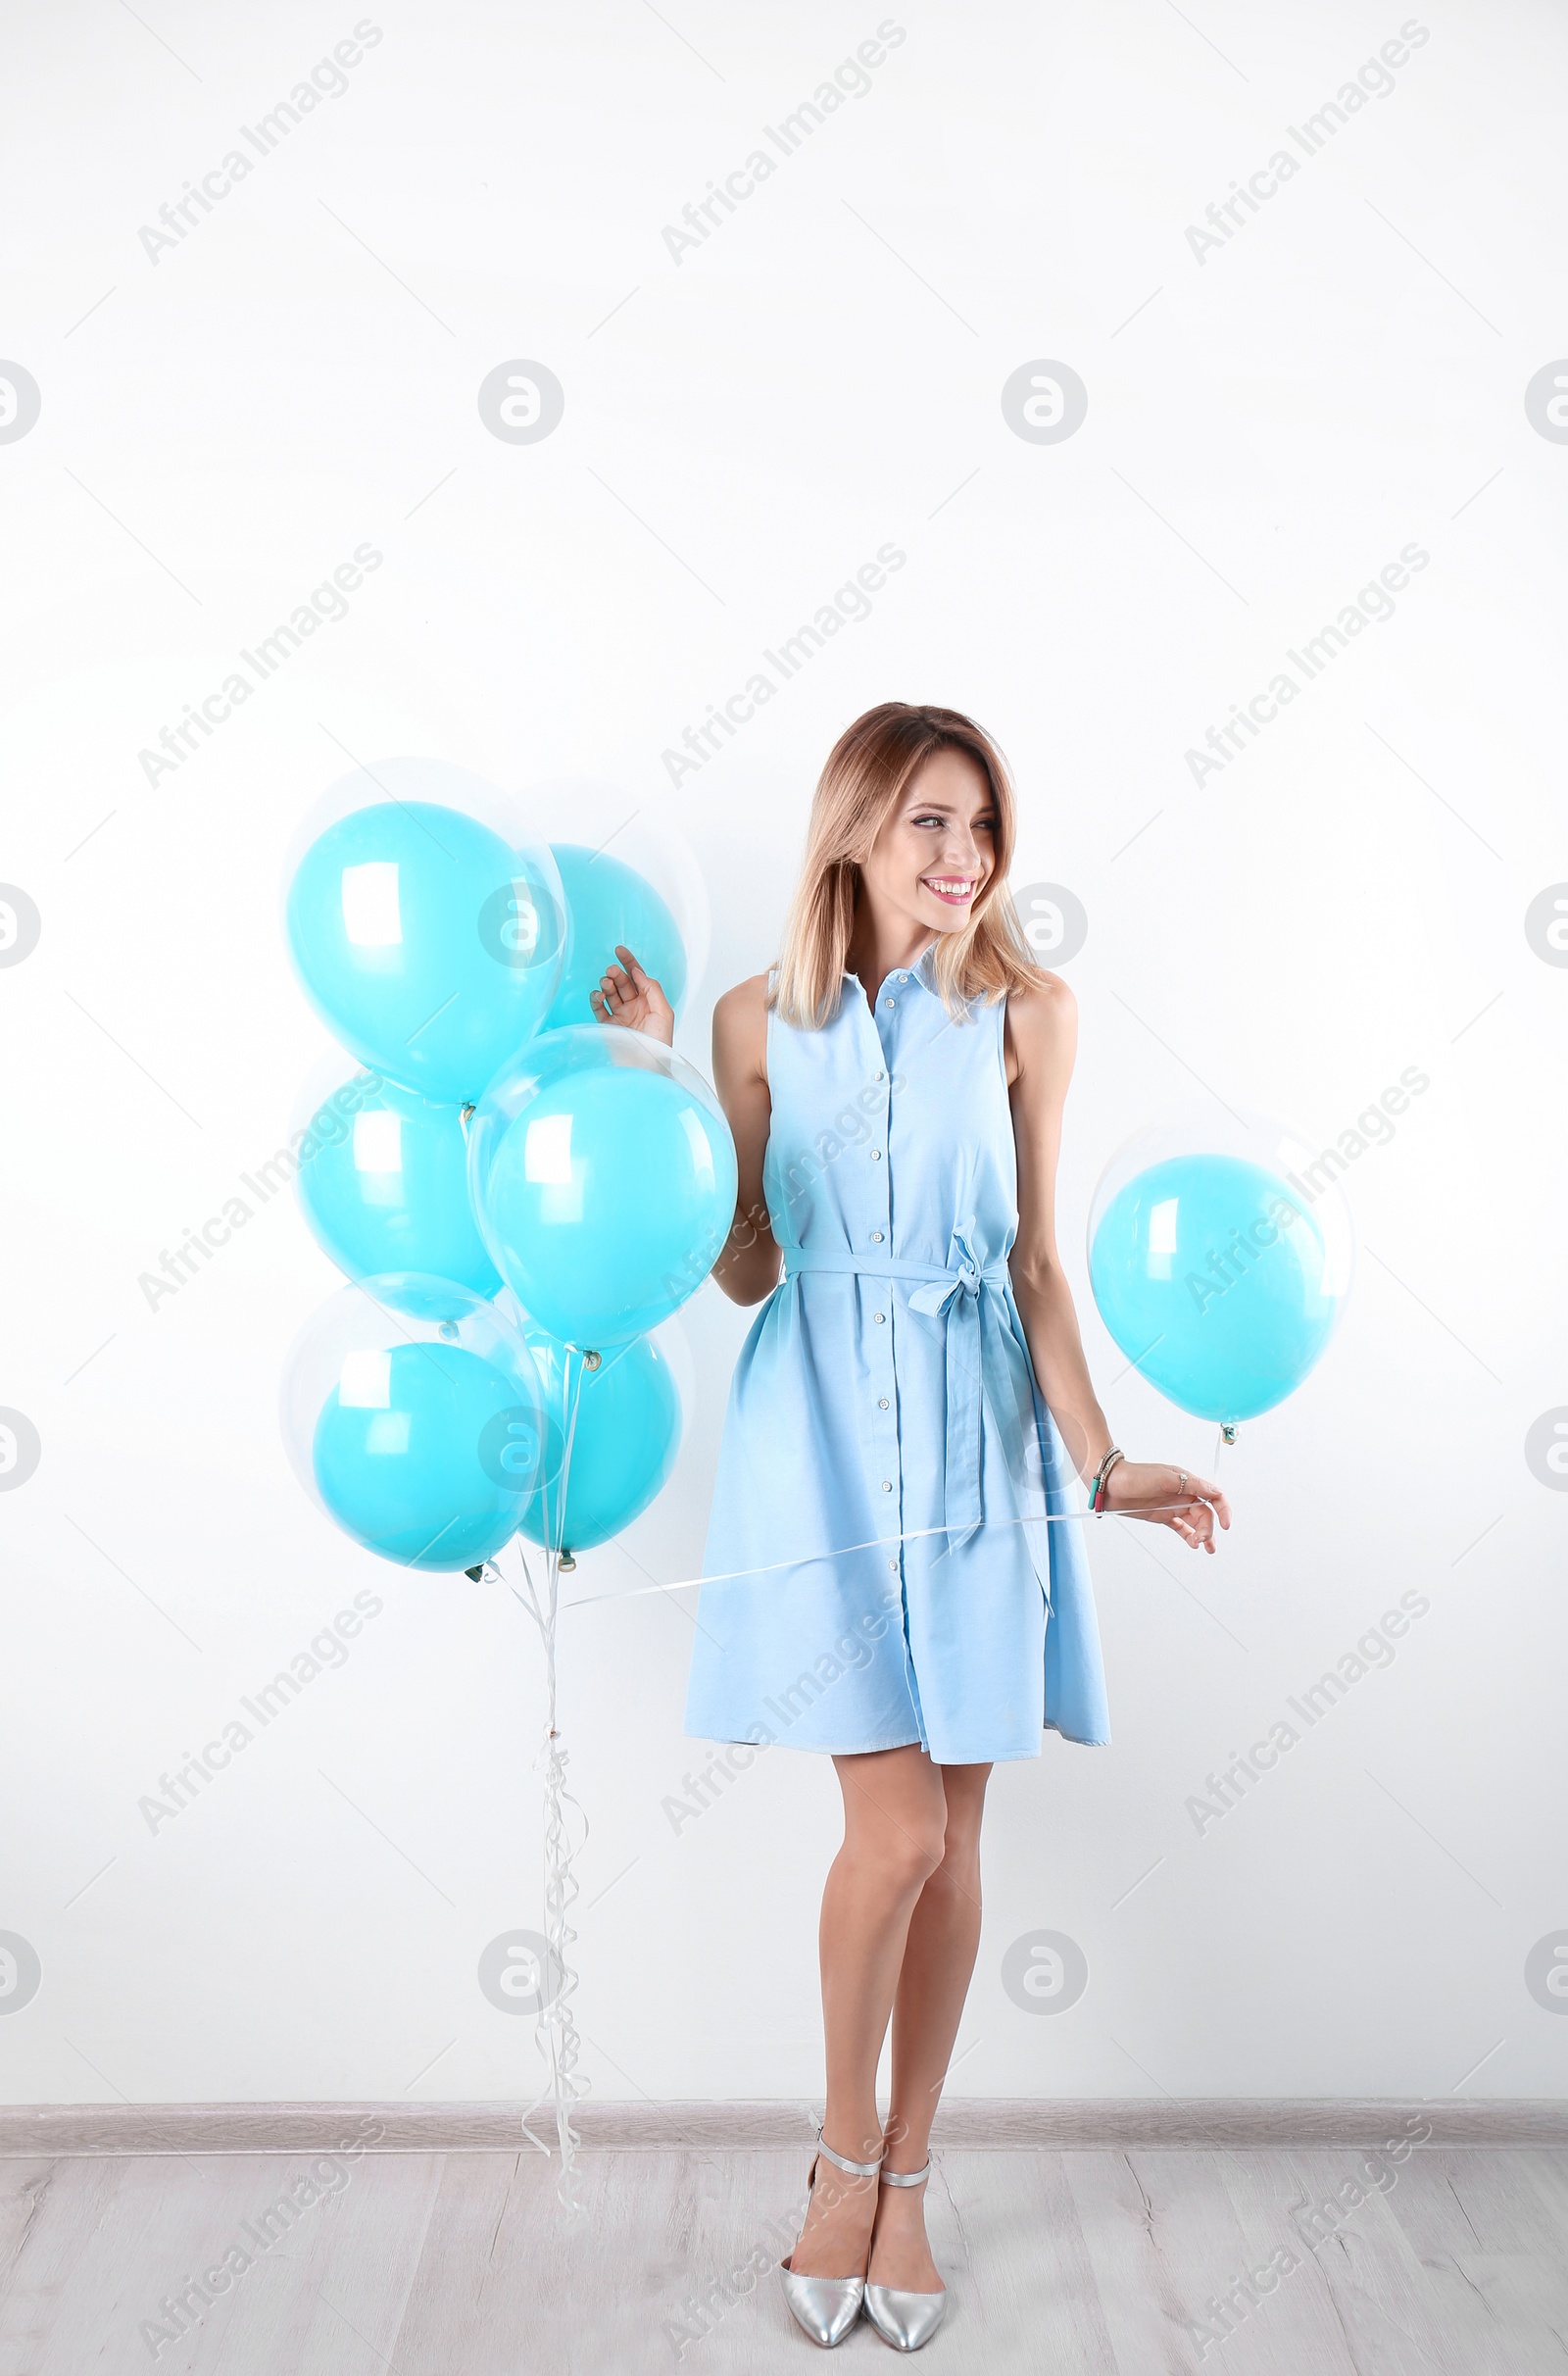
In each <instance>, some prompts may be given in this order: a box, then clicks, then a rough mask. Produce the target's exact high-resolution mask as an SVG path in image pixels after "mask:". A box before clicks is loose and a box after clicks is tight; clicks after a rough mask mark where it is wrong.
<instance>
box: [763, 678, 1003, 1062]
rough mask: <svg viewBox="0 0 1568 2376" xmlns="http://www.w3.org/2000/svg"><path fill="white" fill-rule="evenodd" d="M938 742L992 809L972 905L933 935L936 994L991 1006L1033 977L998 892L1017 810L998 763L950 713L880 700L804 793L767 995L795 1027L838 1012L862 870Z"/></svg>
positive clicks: (989, 746) (956, 1007)
mask: <svg viewBox="0 0 1568 2376" xmlns="http://www.w3.org/2000/svg"><path fill="white" fill-rule="evenodd" d="M936 751H961V752H963V753H965V754H966V756H967V757H968V758H970V759H972V760H973V761H974V762H975V764H976V766H977V767H979V768H980V771H981V773H982V774H983V775H984V776H985V777H986V780H987V782H988V783H989V785H990V788H991V797H992V800H993V802H994V804H995V807H996V815H997V826H996V834H995V842H994V846H995V852H996V863H995V866H993V868H992V871H991V873H990V875H989V876H988V877H987V879H986V881H985V883H984V885H983V886H982V888H981V892H980V896H979V898H978V899H977V900H976V901H975V903H974V910H973V913H972V914H971V916H970V917H969V920H968V922H967V923H966V924H965V925H964V926H963V929H962V930H961V931H959V932H944V933H941V934H940V935H939V936H938V938H937V943H936V953H935V957H934V960H933V964H934V968H935V976H936V985H937V989H938V991H939V993H940V994H941V998H942V1003H943V1005H944V1006H945V1007H946V1008H947V1010H948V1013H949V1014H950V1015H954V1016H955V1017H958V1016H959V1015H961V1014H962V1012H963V1010H964V1009H965V1008H966V1007H967V1005H968V1004H969V1002H970V1001H971V1000H973V999H981V1000H983V1001H984V1002H985V1003H986V1004H987V1005H990V1004H992V1003H993V1002H994V1001H995V1000H997V999H999V998H1005V996H1006V995H1007V993H1008V991H1009V990H1024V989H1029V988H1032V987H1033V986H1034V985H1036V984H1037V983H1038V982H1039V981H1040V980H1041V979H1042V974H1041V969H1040V967H1039V966H1038V965H1035V963H1034V961H1033V959H1032V958H1031V957H1030V955H1029V948H1028V944H1027V942H1026V941H1025V939H1024V937H1023V932H1022V930H1021V928H1020V926H1019V923H1018V917H1017V912H1016V910H1015V909H1014V907H1013V904H1012V900H1011V897H1010V895H1009V893H1008V890H1007V870H1008V867H1009V866H1011V864H1012V853H1013V847H1014V844H1015V842H1016V839H1017V819H1016V810H1015V806H1014V802H1013V793H1012V781H1011V778H1010V777H1009V775H1008V773H1007V763H1006V761H1005V759H1004V758H1003V756H1002V753H1001V752H1000V751H999V750H998V748H997V746H996V744H995V743H994V742H993V741H992V740H991V738H990V736H989V735H988V734H986V733H984V732H983V731H982V729H981V728H980V727H979V726H977V725H976V724H975V722H974V720H973V718H964V717H963V716H962V715H961V714H960V713H959V712H958V711H956V710H938V709H933V708H931V707H930V706H929V705H928V704H924V703H922V704H918V705H916V704H912V703H910V702H906V701H885V702H881V703H879V704H878V706H877V708H876V709H874V710H867V711H866V713H865V715H864V716H863V717H862V718H857V719H856V721H855V723H854V725H853V726H850V727H847V728H846V730H845V732H844V733H843V734H841V735H840V736H839V739H838V741H837V742H836V743H835V744H834V746H833V748H832V750H831V751H830V752H829V754H828V760H827V765H826V767H824V768H823V769H822V773H821V776H820V778H819V780H818V782H817V787H816V794H815V797H814V799H813V800H812V802H811V819H810V824H809V828H808V832H807V840H806V861H805V865H804V866H803V867H802V869H801V879H800V882H799V883H798V885H797V886H796V891H795V897H794V899H793V901H792V902H791V905H790V912H789V916H788V919H787V921H786V923H785V926H784V946H783V949H782V951H781V952H780V956H779V965H778V980H777V983H776V986H775V988H774V992H773V1001H772V1003H773V1005H774V1008H775V1009H776V1011H777V1013H778V1014H779V1015H782V1016H783V1018H784V1020H785V1021H786V1022H789V1023H794V1024H796V1025H797V1026H798V1027H799V1028H800V1029H801V1030H804V1031H819V1030H820V1029H821V1028H822V1026H823V1025H824V1024H825V1023H829V1022H831V1021H832V1019H833V1017H834V1015H836V1014H837V1013H838V1007H839V1001H840V998H841V997H842V995H843V991H844V973H845V961H846V959H847V958H848V956H849V949H850V935H851V933H852V931H853V929H854V924H855V902H856V896H857V893H858V888H859V883H860V869H861V867H862V866H863V865H864V864H865V861H866V859H867V858H868V857H869V855H870V851H871V845H872V843H873V842H874V841H875V840H876V837H877V835H878V833H879V832H880V831H881V830H882V827H883V825H884V824H885V823H886V822H887V820H888V818H889V817H892V815H893V814H894V812H895V810H896V809H897V807H898V805H899V802H900V801H901V800H902V799H903V797H904V794H905V792H906V790H907V787H908V783H909V779H910V777H911V776H912V775H913V774H914V772H915V770H916V768H917V767H922V766H923V765H924V763H925V761H926V760H928V759H929V758H930V757H931V756H932V754H933V752H936Z"/></svg>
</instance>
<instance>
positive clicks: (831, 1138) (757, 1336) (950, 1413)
mask: <svg viewBox="0 0 1568 2376" xmlns="http://www.w3.org/2000/svg"><path fill="white" fill-rule="evenodd" d="M1004 1020H1005V1002H1003V1001H1001V1000H999V1001H998V1002H997V1003H996V1004H994V1005H992V1006H985V1005H982V1004H977V1005H975V1006H974V1007H973V1008H972V1009H971V1010H970V1012H969V1014H968V1015H967V1016H966V1017H965V1018H964V1019H963V1020H962V1021H954V1020H953V1019H952V1018H950V1016H949V1015H948V1014H947V1011H946V1009H945V1008H944V1006H943V1004H942V1000H941V997H940V995H939V993H938V991H937V989H936V987H935V982H934V977H933V974H932V971H931V953H930V952H929V951H928V952H927V953H926V955H925V956H924V957H922V958H921V960H920V961H919V963H918V964H917V965H914V966H912V967H910V968H909V969H908V970H907V971H903V972H895V973H891V974H890V975H889V976H888V978H887V980H886V981H885V982H884V983H883V985H882V987H881V989H880V991H879V992H878V994H877V1007H876V1014H875V1016H874V1017H873V1015H872V1014H871V1011H870V1009H869V1007H868V1006H867V1004H866V998H865V993H864V991H863V989H862V988H861V986H860V984H859V982H858V980H857V979H856V978H855V976H854V975H853V974H848V973H847V974H846V975H845V977H844V985H843V996H842V998H841V1000H840V1003H839V1010H838V1013H837V1015H835V1016H834V1018H833V1020H832V1021H831V1022H829V1023H828V1024H827V1025H826V1026H825V1028H824V1029H822V1030H820V1031H801V1030H797V1029H796V1028H795V1027H794V1025H792V1024H790V1023H787V1022H785V1021H784V1020H783V1019H782V1018H781V1017H780V1016H779V1015H776V1014H774V1013H773V1012H771V1010H770V1011H769V1015H768V1023H767V1077H768V1087H769V1091H770V1095H771V1100H772V1122H771V1127H770V1132H769V1137H768V1143H767V1154H766V1158H765V1162H764V1165H763V1188H764V1193H765V1196H766V1200H767V1209H768V1213H769V1214H770V1215H771V1218H772V1225H773V1234H774V1236H775V1237H776V1238H777V1240H778V1242H779V1244H780V1246H781V1247H782V1248H783V1250H784V1261H785V1275H784V1277H783V1278H782V1279H781V1281H780V1282H779V1284H778V1286H777V1287H775V1288H774V1290H773V1292H772V1294H771V1295H770V1296H769V1297H768V1299H767V1302H766V1303H765V1304H764V1305H763V1306H762V1309H761V1311H760V1313H759V1315H758V1318H757V1320H756V1323H755V1324H754V1326H753V1327H752V1329H751V1331H750V1333H749V1334H748V1336H747V1339H746V1342H745V1344H744V1346H743V1347H742V1349H741V1354H740V1359H739V1360H738V1361H737V1362H736V1365H735V1375H734V1379H733V1382H732V1384H731V1387H730V1396H729V1406H728V1411H727V1413H726V1416H725V1422H724V1435H723V1442H722V1445H721V1447H720V1451H719V1460H718V1473H717V1478H716V1482H715V1486H714V1493H713V1509H712V1516H711V1522H710V1525H709V1532H708V1543H707V1550H706V1554H705V1558H704V1563H703V1575H704V1582H703V1585H702V1590H701V1595H700V1599H699V1605H698V1612H697V1632H696V1638H695V1642H694V1646H693V1651H692V1662H691V1671H690V1677H689V1681H688V1687H687V1698H686V1719H685V1729H686V1732H687V1733H688V1734H690V1735H694V1736H696V1737H697V1738H699V1739H702V1740H710V1741H725V1742H743V1741H752V1742H757V1743H762V1744H766V1743H772V1742H777V1743H779V1744H781V1745H785V1746H788V1747H791V1748H797V1749H814V1750H821V1751H832V1752H839V1753H847V1752H853V1751H863V1750H878V1749H896V1748H900V1747H902V1746H904V1745H906V1744H907V1743H912V1742H918V1743H919V1744H920V1745H921V1747H922V1748H924V1749H925V1750H926V1751H927V1752H928V1753H929V1755H930V1756H931V1757H932V1758H933V1759H934V1760H935V1761H936V1762H937V1763H938V1764H947V1765H957V1764H972V1763H983V1762H989V1761H992V1760H1001V1759H1003V1758H1010V1757H1038V1756H1039V1755H1040V1747H1041V1738H1040V1737H1041V1732H1042V1728H1044V1727H1049V1728H1050V1729H1051V1730H1053V1731H1055V1732H1058V1733H1060V1734H1062V1735H1063V1736H1064V1737H1065V1738H1066V1739H1068V1740H1070V1741H1079V1742H1085V1743H1090V1744H1097V1745H1098V1744H1103V1743H1105V1742H1106V1741H1108V1739H1109V1722H1108V1718H1107V1714H1106V1708H1105V1689H1104V1676H1103V1668H1102V1664H1101V1653H1100V1634H1099V1629H1098V1626H1097V1624H1096V1621H1095V1609H1094V1598H1093V1592H1092V1588H1091V1584H1090V1578H1089V1568H1088V1561H1087V1559H1086V1556H1085V1549H1084V1541H1083V1536H1084V1529H1085V1524H1086V1521H1085V1520H1084V1519H1083V1518H1081V1517H1066V1518H1064V1519H1063V1520H1062V1521H1061V1522H1059V1523H1055V1524H1052V1523H1048V1522H1047V1520H1048V1518H1049V1516H1050V1514H1051V1513H1053V1512H1057V1511H1069V1510H1078V1509H1081V1508H1082V1507H1083V1496H1082V1492H1081V1489H1080V1487H1079V1485H1078V1481H1077V1478H1076V1475H1075V1474H1074V1471H1073V1468H1072V1464H1071V1462H1070V1460H1068V1458H1067V1455H1066V1451H1065V1448H1064V1446H1063V1444H1062V1441H1061V1437H1060V1435H1059V1433H1058V1431H1057V1428H1056V1425H1055V1422H1054V1419H1053V1418H1052V1416H1051V1413H1050V1411H1048V1410H1047V1408H1046V1405H1045V1402H1044V1400H1043V1398H1042V1396H1041V1394H1040V1391H1039V1388H1038V1386H1037V1384H1036V1382H1035V1378H1034V1372H1033V1368H1032V1366H1031V1363H1030V1360H1029V1354H1028V1349H1027V1345H1026V1342H1025V1338H1024V1332H1023V1325H1022V1322H1021V1320H1020V1318H1019V1316H1018V1307H1017V1304H1016V1302H1015V1300H1014V1297H1013V1292H1012V1283H1011V1280H1010V1278H1009V1277H1008V1274H1007V1263H1006V1258H1007V1254H1008V1251H1009V1249H1010V1248H1011V1246H1012V1242H1013V1239H1014V1237H1015V1235H1016V1233H1017V1226H1018V1213H1017V1175H1016V1162H1015V1150H1014V1146H1013V1137H1012V1114H1011V1109H1010V1106H1009V1104H1008V1098H1007V1082H1006V1071H1005V1060H1004V1053H1003V1028H1004Z"/></svg>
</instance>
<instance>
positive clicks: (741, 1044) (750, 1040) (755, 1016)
mask: <svg viewBox="0 0 1568 2376" xmlns="http://www.w3.org/2000/svg"><path fill="white" fill-rule="evenodd" d="M713 1053H714V1056H715V1058H718V1057H720V1056H722V1057H724V1058H726V1059H728V1060H729V1062H730V1063H731V1064H734V1065H735V1066H737V1067H742V1066H743V1067H744V1068H745V1069H746V1070H748V1071H755V1072H759V1073H760V1074H762V1076H763V1077H764V1078H765V1077H766V1072H767V975H766V974H765V973H754V974H752V975H751V977H750V979H749V980H747V981H744V982H737V983H736V984H735V987H734V988H733V990H726V991H725V992H724V993H723V995H722V997H720V998H719V999H718V1000H717V1001H716V1003H715V1005H714V1008H713Z"/></svg>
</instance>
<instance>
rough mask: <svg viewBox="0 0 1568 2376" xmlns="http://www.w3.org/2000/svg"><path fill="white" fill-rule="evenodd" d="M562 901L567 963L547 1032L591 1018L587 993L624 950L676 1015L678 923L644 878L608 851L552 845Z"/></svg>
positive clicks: (680, 952)
mask: <svg viewBox="0 0 1568 2376" xmlns="http://www.w3.org/2000/svg"><path fill="white" fill-rule="evenodd" d="M550 854H551V856H552V858H554V860H555V862H556V865H557V866H558V867H559V868H560V870H561V887H562V892H563V895H564V899H565V903H566V962H565V964H564V966H563V967H562V973H561V983H560V987H559V988H558V989H557V991H556V995H555V999H554V1002H553V1003H552V1005H551V1009H550V1013H549V1014H548V1015H546V1017H545V1028H546V1030H554V1029H558V1028H560V1027H561V1026H562V1025H564V1024H567V1023H591V1022H595V1021H597V1019H598V1017H597V1015H595V1012H594V1007H593V997H592V994H593V992H594V991H595V990H596V989H597V988H598V987H599V983H600V980H601V977H602V976H603V974H604V973H605V971H606V968H607V967H608V966H611V965H617V964H619V963H621V962H622V961H621V960H620V958H619V956H618V954H617V953H618V952H619V951H620V950H621V949H629V950H630V952H631V954H632V956H633V957H634V958H635V959H636V960H637V963H638V965H641V967H642V969H643V971H644V972H645V973H646V974H648V975H649V976H650V977H651V978H652V979H653V980H654V981H656V982H657V983H658V984H659V986H660V988H661V990H662V992H663V994H664V996H665V998H666V999H667V1000H668V1001H669V1003H670V1005H671V1007H673V1009H674V1010H675V1013H676V1014H677V1015H679V1013H680V1011H681V1008H682V1007H683V1005H684V1004H685V999H686V951H685V948H684V946H683V944H682V941H681V937H680V929H679V926H678V925H677V924H676V922H675V918H674V917H673V916H671V914H670V912H669V910H668V908H667V907H666V906H665V905H664V903H663V901H662V899H661V898H660V896H659V894H658V892H657V891H655V889H654V888H653V885H652V884H651V883H650V882H648V880H647V879H646V877H645V876H643V875H641V874H639V873H638V872H637V870H636V869H635V867H632V866H626V865H625V864H624V862H623V861H622V860H620V859H618V858H616V856H615V855H614V853H613V851H611V850H594V849H591V848H589V847H588V846H587V845H586V844H585V843H582V842H561V841H558V842H552V843H551V845H550Z"/></svg>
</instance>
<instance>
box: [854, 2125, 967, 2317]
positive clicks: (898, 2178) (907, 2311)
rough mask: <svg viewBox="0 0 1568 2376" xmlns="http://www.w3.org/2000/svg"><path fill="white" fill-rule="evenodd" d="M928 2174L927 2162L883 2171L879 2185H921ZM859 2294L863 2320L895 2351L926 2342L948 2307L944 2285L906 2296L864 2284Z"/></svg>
mask: <svg viewBox="0 0 1568 2376" xmlns="http://www.w3.org/2000/svg"><path fill="white" fill-rule="evenodd" d="M930 2175H931V2164H930V2162H929V2161H928V2162H927V2163H926V2165H925V2167H924V2169H923V2170H909V2171H907V2172H906V2171H903V2170H884V2171H883V2172H882V2184H883V2185H884V2186H924V2184H925V2182H926V2180H927V2179H928V2178H929V2177H930ZM863 2291H864V2296H865V2314H866V2316H867V2318H869V2319H870V2321H871V2324H872V2325H873V2326H874V2327H875V2329H876V2331H877V2333H878V2334H879V2335H880V2336H881V2338H882V2340H883V2342H884V2343H891V2344H892V2346H893V2349H894V2350H895V2351H918V2350H919V2349H920V2346H921V2344H923V2343H929V2342H930V2340H931V2338H932V2336H933V2335H934V2334H935V2333H936V2331H937V2329H938V2327H939V2326H940V2325H941V2324H942V2316H943V2312H944V2311H945V2310H946V2308H947V2306H948V2292H947V2288H946V2286H944V2287H943V2288H942V2290H941V2292H940V2293H936V2294H906V2293H901V2292H900V2290H899V2288H898V2287H897V2286H891V2285H871V2284H869V2283H868V2284H867V2285H866V2286H865V2287H864V2289H863Z"/></svg>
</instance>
